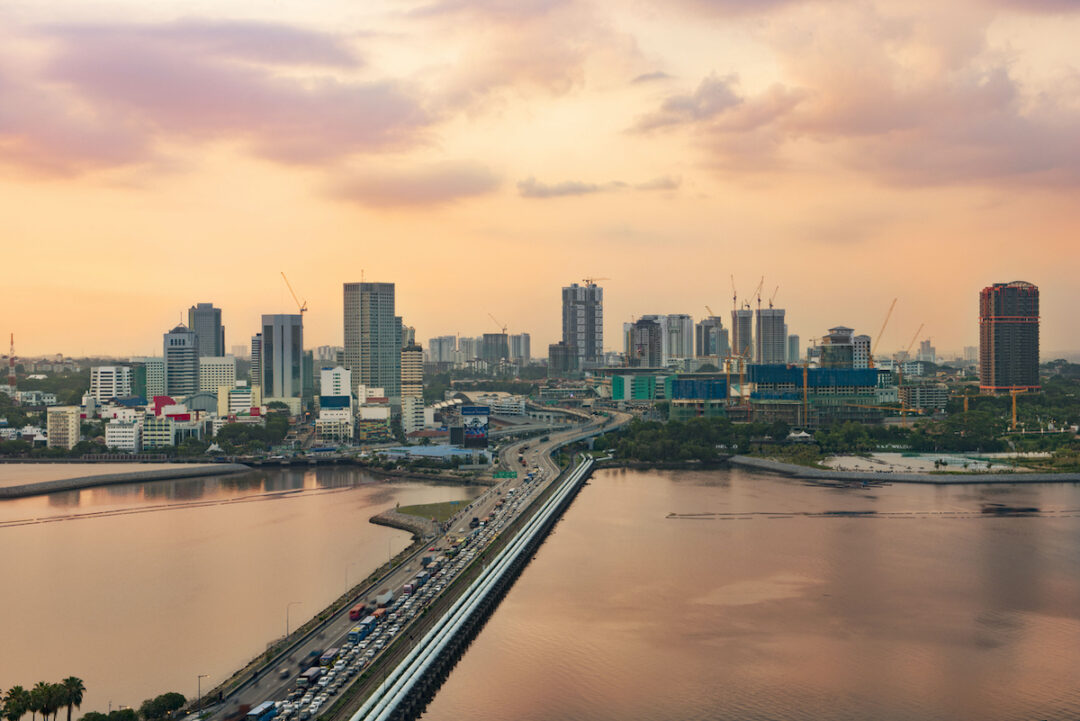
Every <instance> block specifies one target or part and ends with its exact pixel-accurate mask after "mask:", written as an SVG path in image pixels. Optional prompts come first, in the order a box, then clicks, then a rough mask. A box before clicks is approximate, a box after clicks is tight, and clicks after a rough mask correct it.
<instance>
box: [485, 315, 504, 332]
mask: <svg viewBox="0 0 1080 721" xmlns="http://www.w3.org/2000/svg"><path fill="white" fill-rule="evenodd" d="M488 318H491V320H493V321H495V325H497V326H498V327H499V328H500V329H501V330H502V333H503V335H506V324H505V323H500V322H499V319H498V318H496V317H495V316H493V315H492V314H491V313H488Z"/></svg>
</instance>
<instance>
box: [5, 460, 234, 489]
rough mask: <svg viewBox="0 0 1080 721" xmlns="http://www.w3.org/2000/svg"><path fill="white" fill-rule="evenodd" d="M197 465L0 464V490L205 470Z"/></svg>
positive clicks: (211, 465)
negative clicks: (146, 473)
mask: <svg viewBox="0 0 1080 721" xmlns="http://www.w3.org/2000/svg"><path fill="white" fill-rule="evenodd" d="M213 467H214V466H213V464H198V463H194V464H193V463H0V488H7V487H9V486H21V485H22V484H24V483H41V482H42V481H58V480H61V479H64V478H81V477H83V476H101V475H105V474H107V473H137V472H140V471H155V470H162V469H173V468H189V469H190V468H208V469H210V471H209V472H213Z"/></svg>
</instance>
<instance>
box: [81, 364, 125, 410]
mask: <svg viewBox="0 0 1080 721" xmlns="http://www.w3.org/2000/svg"><path fill="white" fill-rule="evenodd" d="M90 395H91V396H93V397H94V400H96V401H97V402H98V403H104V402H105V401H109V400H112V399H113V398H128V397H129V396H131V368H130V367H128V366H95V367H93V368H91V369H90Z"/></svg>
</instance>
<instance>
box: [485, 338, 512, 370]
mask: <svg viewBox="0 0 1080 721" xmlns="http://www.w3.org/2000/svg"><path fill="white" fill-rule="evenodd" d="M509 357H510V341H509V339H508V337H507V335H506V333H484V336H483V339H482V340H481V341H480V358H481V359H482V360H483V361H484V362H485V363H487V364H488V366H489V367H491V368H494V367H495V366H497V365H498V364H499V361H501V360H507V359H508V358H509Z"/></svg>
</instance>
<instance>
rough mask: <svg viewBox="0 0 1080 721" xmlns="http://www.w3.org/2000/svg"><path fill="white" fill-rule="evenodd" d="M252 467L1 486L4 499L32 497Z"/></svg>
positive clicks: (221, 465)
mask: <svg viewBox="0 0 1080 721" xmlns="http://www.w3.org/2000/svg"><path fill="white" fill-rule="evenodd" d="M250 470H252V468H250V467H249V466H245V465H243V464H241V463H216V464H213V465H208V466H198V467H195V468H159V469H155V470H145V471H130V472H127V473H103V474H100V475H96V476H79V477H77V478H62V479H59V480H55V481H37V482H35V483H23V484H20V485H17V486H6V487H2V488H0V501H3V500H9V499H14V498H26V497H28V496H42V495H45V494H49V493H62V492H65V491H80V490H83V489H84V488H95V487H98V486H113V485H119V484H122V483H141V482H146V481H175V480H181V479H185V478H199V477H203V476H224V475H232V474H235V473H244V472H245V471H250Z"/></svg>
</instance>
